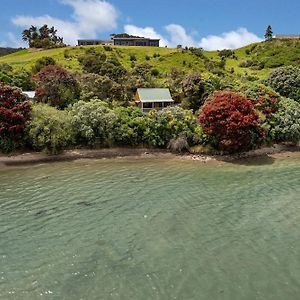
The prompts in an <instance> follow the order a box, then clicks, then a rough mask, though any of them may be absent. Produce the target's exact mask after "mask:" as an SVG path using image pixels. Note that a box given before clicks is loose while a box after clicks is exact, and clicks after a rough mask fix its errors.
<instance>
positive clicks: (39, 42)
mask: <svg viewBox="0 0 300 300" xmlns="http://www.w3.org/2000/svg"><path fill="white" fill-rule="evenodd" d="M22 39H23V41H25V42H28V45H29V47H30V48H43V49H50V48H57V47H64V46H65V44H64V43H63V38H61V37H59V36H57V30H56V29H55V28H54V27H53V26H52V27H51V28H48V25H46V24H45V25H43V26H42V27H40V28H39V29H38V28H37V27H35V26H31V27H30V28H28V29H25V30H24V31H23V32H22Z"/></svg>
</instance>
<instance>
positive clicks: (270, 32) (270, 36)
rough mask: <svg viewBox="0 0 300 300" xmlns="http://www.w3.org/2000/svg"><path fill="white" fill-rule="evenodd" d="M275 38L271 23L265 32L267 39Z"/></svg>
mask: <svg viewBox="0 0 300 300" xmlns="http://www.w3.org/2000/svg"><path fill="white" fill-rule="evenodd" d="M272 38H273V30H272V27H271V25H269V26H268V27H267V29H266V33H265V41H270V40H272Z"/></svg>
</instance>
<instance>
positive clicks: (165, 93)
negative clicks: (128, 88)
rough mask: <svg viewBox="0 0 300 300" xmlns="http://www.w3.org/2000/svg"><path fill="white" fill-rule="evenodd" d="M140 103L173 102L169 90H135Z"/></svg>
mask: <svg viewBox="0 0 300 300" xmlns="http://www.w3.org/2000/svg"><path fill="white" fill-rule="evenodd" d="M137 93H138V94H139V98H140V100H141V102H173V101H174V100H173V99H172V97H171V94H170V91H169V89H156V88H155V89H150V88H149V89H137Z"/></svg>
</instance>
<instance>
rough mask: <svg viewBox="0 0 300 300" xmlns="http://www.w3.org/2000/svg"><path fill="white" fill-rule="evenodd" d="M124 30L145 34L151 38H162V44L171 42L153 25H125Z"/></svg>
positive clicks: (135, 33) (139, 34)
mask: <svg viewBox="0 0 300 300" xmlns="http://www.w3.org/2000/svg"><path fill="white" fill-rule="evenodd" d="M124 32H126V33H128V34H131V35H137V36H144V37H147V38H151V39H160V46H166V45H168V44H169V42H168V41H167V40H166V39H165V38H164V37H163V36H162V35H160V34H159V33H157V32H156V31H155V30H154V28H153V27H144V28H142V27H137V26H135V25H125V26H124Z"/></svg>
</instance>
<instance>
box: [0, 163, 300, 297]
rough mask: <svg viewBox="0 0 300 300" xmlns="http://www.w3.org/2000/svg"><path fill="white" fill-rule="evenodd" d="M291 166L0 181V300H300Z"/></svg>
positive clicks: (70, 168) (298, 170) (52, 172)
mask: <svg viewBox="0 0 300 300" xmlns="http://www.w3.org/2000/svg"><path fill="white" fill-rule="evenodd" d="M299 195H300V159H299V158H286V159H279V160H276V161H275V162H274V163H270V162H266V164H264V162H260V163H258V164H256V163H255V164H250V165H242V164H224V163H217V162H216V163H208V164H203V163H200V162H193V161H180V160H167V159H166V160H159V159H146V160H145V159H139V160H133V159H124V158H123V159H111V160H98V161H96V160H90V161H84V160H83V161H76V162H65V163H53V164H44V165H38V166H31V167H13V168H12V167H11V168H4V167H1V169H0V299H1V300H2V299H22V300H23V299H24V300H27V299H30V300H33V299H92V300H93V299H104V300H106V299H120V300H127V299H128V300H129V299H130V300H148V299H151V300H152V299H163V300H170V299H181V300H183V299H186V300H191V299H195V300H198V299H205V300H207V299H213V300H215V299H222V300H223V299H228V300H235V299H237V300H241V299H249V300H250V299H263V300H266V299H270V300H271V299H272V300H276V299H278V300H279V299H280V300H282V299H299V295H300V196H299Z"/></svg>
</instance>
